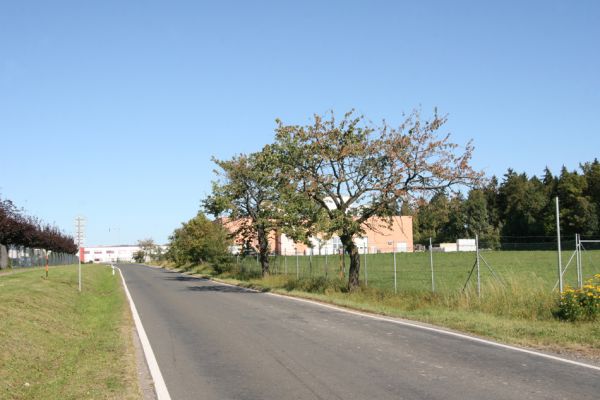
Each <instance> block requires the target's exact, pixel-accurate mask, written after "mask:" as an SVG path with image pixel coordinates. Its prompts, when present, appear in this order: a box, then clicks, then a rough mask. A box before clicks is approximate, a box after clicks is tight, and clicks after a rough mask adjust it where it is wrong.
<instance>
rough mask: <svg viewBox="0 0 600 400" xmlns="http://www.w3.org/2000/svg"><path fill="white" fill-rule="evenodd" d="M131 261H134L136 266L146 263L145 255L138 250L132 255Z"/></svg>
mask: <svg viewBox="0 0 600 400" xmlns="http://www.w3.org/2000/svg"><path fill="white" fill-rule="evenodd" d="M133 261H135V262H136V263H138V264H142V263H143V262H144V261H146V254H145V253H144V251H143V250H138V251H136V252H135V253H133Z"/></svg>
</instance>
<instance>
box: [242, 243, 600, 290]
mask: <svg viewBox="0 0 600 400" xmlns="http://www.w3.org/2000/svg"><path fill="white" fill-rule="evenodd" d="M572 253H573V252H572V251H565V252H564V253H563V268H564V266H565V265H566V264H567V262H568V261H569V258H570V257H571V255H572ZM481 255H482V257H483V259H484V260H485V261H486V262H487V264H489V266H490V267H491V269H492V270H493V271H494V272H495V274H496V275H497V276H498V278H499V279H500V280H501V281H503V282H509V283H510V282H512V283H515V282H518V283H519V285H520V286H522V287H528V286H529V287H531V288H535V289H536V290H537V289H546V290H548V291H549V292H550V291H552V288H553V287H554V285H555V284H556V281H557V279H558V267H557V262H558V261H557V253H556V252H555V251H483V252H482V253H481ZM393 257H394V256H393V254H390V253H385V254H368V255H366V268H365V255H361V274H360V275H361V280H362V281H363V283H364V282H365V281H366V283H367V286H369V287H376V288H380V289H386V290H394V260H393ZM582 258H583V274H584V278H585V277H591V276H592V275H594V274H597V273H600V250H594V251H585V252H583V254H582ZM474 262H475V253H474V252H469V253H435V252H434V253H433V269H434V280H435V288H436V291H439V292H442V293H447V292H456V291H460V290H462V288H463V286H464V284H465V282H466V280H467V277H468V275H469V272H470V271H471V268H472V267H473V264H474ZM340 264H341V260H340V256H322V255H321V256H311V257H309V256H299V257H296V256H286V257H284V256H276V257H272V258H271V268H272V271H273V273H274V274H287V275H289V276H292V277H293V276H296V274H298V276H299V277H317V276H328V277H335V276H340V271H341V268H340ZM240 265H241V267H242V268H243V269H244V270H245V271H248V272H249V275H257V274H259V273H260V267H259V266H258V264H257V262H256V259H255V258H251V257H246V258H243V259H240ZM296 265H298V267H296ZM348 265H349V261H348V260H347V259H346V270H347V268H348ZM365 270H366V276H365ZM480 271H481V280H482V287H483V290H484V289H485V287H486V286H488V285H494V286H495V285H497V282H494V280H495V279H494V277H493V276H492V274H491V272H490V269H488V267H487V265H486V264H485V262H483V261H481V262H480ZM345 276H346V277H347V274H346V275H345ZM475 281H476V276H475V272H474V275H473V276H472V278H471V280H470V283H471V285H473V284H474V283H475ZM396 282H397V289H398V292H401V291H431V288H432V285H431V266H430V261H429V253H426V252H425V253H423V252H421V253H397V254H396ZM564 282H565V284H569V285H571V286H576V285H577V272H576V268H575V259H573V261H572V262H571V264H570V265H569V267H568V268H567V271H566V272H565V274H564Z"/></svg>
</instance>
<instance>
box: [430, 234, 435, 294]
mask: <svg viewBox="0 0 600 400" xmlns="http://www.w3.org/2000/svg"><path fill="white" fill-rule="evenodd" d="M429 267H430V268H431V291H432V292H435V277H434V275H433V242H432V240H431V238H429Z"/></svg>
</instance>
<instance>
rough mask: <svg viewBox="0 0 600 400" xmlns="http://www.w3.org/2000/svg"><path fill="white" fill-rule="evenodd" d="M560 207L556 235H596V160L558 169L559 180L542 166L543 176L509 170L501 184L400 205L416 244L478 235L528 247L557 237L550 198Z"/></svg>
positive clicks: (599, 166) (599, 180)
mask: <svg viewBox="0 0 600 400" xmlns="http://www.w3.org/2000/svg"><path fill="white" fill-rule="evenodd" d="M556 196H558V198H559V203H560V217H561V234H562V235H563V237H564V238H565V239H569V240H572V239H573V236H574V235H575V233H579V234H581V235H582V236H588V237H589V236H600V162H599V161H598V159H595V160H594V161H593V162H586V163H585V164H581V165H580V167H579V169H578V170H575V171H569V170H568V169H567V168H566V167H563V168H562V170H561V171H560V174H559V175H558V176H555V175H553V174H552V172H551V171H550V170H549V169H548V168H546V169H545V171H544V174H543V176H541V177H539V178H538V177H537V176H532V177H528V176H527V175H526V174H525V173H517V172H515V171H514V170H512V169H509V170H508V172H507V173H506V174H505V175H504V177H503V179H502V182H499V180H498V179H497V178H496V177H492V178H491V179H490V180H489V181H488V182H487V184H485V185H484V186H483V187H481V188H477V189H471V190H470V191H469V192H468V194H467V195H466V197H465V196H464V195H460V194H459V195H456V196H449V195H448V194H447V193H438V194H436V195H434V196H433V198H431V200H430V201H426V200H424V199H421V200H419V201H418V202H417V204H416V206H415V207H413V208H410V207H409V206H405V207H403V210H402V211H403V214H405V215H406V214H408V215H412V216H413V226H414V241H415V243H421V244H428V243H429V238H430V237H431V238H432V239H433V242H434V243H440V242H454V241H455V240H456V239H457V238H465V237H471V238H472V237H474V236H475V234H479V235H480V237H481V238H482V240H483V241H485V242H486V244H487V245H488V246H492V247H494V246H497V245H499V244H500V243H503V242H512V243H533V242H544V241H550V240H553V239H552V238H553V237H555V235H556V218H555V200H554V199H555V197H556Z"/></svg>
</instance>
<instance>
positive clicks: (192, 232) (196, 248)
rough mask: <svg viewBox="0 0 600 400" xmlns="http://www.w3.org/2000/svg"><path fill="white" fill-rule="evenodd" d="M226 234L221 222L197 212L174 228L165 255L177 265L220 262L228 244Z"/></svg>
mask: <svg viewBox="0 0 600 400" xmlns="http://www.w3.org/2000/svg"><path fill="white" fill-rule="evenodd" d="M228 234H229V233H228V232H227V231H226V229H225V228H223V227H222V226H221V224H219V223H217V222H215V221H211V220H209V219H208V218H206V216H205V215H204V214H202V213H200V212H199V213H198V215H196V216H195V217H194V218H192V219H190V220H189V221H188V222H185V223H183V224H181V227H180V228H177V229H175V231H174V232H173V234H172V235H171V236H170V237H169V239H170V243H169V250H167V254H166V256H167V258H168V259H170V260H171V261H173V262H175V263H177V264H179V265H184V264H187V263H191V264H201V263H204V262H208V263H215V262H220V261H221V260H220V258H222V257H223V256H224V255H226V254H227V250H228V246H229V244H230V240H229V237H228Z"/></svg>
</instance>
